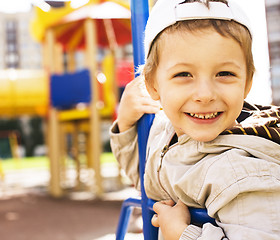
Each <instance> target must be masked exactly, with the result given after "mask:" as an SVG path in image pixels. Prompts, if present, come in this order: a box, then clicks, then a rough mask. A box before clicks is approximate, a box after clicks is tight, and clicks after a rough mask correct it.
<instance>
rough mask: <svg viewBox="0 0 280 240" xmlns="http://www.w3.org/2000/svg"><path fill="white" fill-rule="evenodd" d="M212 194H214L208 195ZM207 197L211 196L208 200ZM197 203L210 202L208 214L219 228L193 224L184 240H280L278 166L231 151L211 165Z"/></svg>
mask: <svg viewBox="0 0 280 240" xmlns="http://www.w3.org/2000/svg"><path fill="white" fill-rule="evenodd" d="M238 152H239V154H238ZM208 160H209V159H208ZM222 163H223V165H222ZM221 165H222V168H220V167H219V166H221ZM223 169H224V171H225V169H226V173H227V174H226V175H222V176H223V181H221V179H219V178H218V177H217V176H218V175H219V174H220V175H221V174H222V170H223ZM200 170H201V169H200ZM195 174H196V175H197V174H198V173H197V172H196V173H195ZM209 192H212V195H211V194H210V195H209V194H207V193H209ZM202 196H204V197H202ZM205 196H208V197H206V199H205ZM197 201H198V202H200V201H203V202H205V203H206V207H207V209H208V213H209V214H210V215H212V216H214V217H215V218H216V219H217V225H218V227H215V226H213V225H211V224H210V223H207V224H204V225H203V227H202V228H198V227H195V226H192V225H190V226H188V227H187V228H186V229H185V231H184V233H183V234H182V236H181V240H186V239H188V240H191V239H197V240H220V239H228V240H239V239H244V240H245V239H246V240H277V239H280V225H279V222H280V205H279V202H280V166H279V165H278V164H275V163H273V162H268V161H264V160H262V159H257V158H253V157H249V156H248V155H246V154H245V153H244V155H243V156H242V155H241V154H240V150H234V151H229V152H227V153H226V154H225V156H224V157H219V158H218V159H217V161H215V162H214V161H213V162H212V163H211V164H209V165H208V167H207V174H206V177H205V178H204V181H203V184H202V186H201V188H200V190H199V194H198V195H197ZM194 229H195V230H196V231H194Z"/></svg>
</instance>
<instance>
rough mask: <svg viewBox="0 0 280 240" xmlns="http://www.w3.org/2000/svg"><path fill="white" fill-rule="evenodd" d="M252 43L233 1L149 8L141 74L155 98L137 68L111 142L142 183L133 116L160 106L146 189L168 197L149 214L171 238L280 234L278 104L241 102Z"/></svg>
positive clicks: (191, 0) (165, 0)
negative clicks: (200, 217)
mask: <svg viewBox="0 0 280 240" xmlns="http://www.w3.org/2000/svg"><path fill="white" fill-rule="evenodd" d="M159 19H160V21H159ZM251 45H252V38H251V32H250V25H249V23H248V20H247V18H246V16H245V15H244V13H243V12H242V11H241V10H240V9H239V8H238V7H237V6H236V5H235V4H234V3H232V2H231V1H225V0H212V1H210V0H209V1H199V0H187V1H182V0H172V1H171V0H159V1H158V2H157V4H156V5H155V7H154V8H153V9H152V11H151V14H150V17H149V20H148V23H147V27H146V31H145V49H146V50H145V52H146V63H145V66H144V69H143V75H144V78H145V82H146V87H147V90H148V92H149V94H150V96H151V98H152V99H151V98H150V97H149V96H148V95H147V94H145V93H144V92H143V91H139V86H140V85H141V83H142V79H141V78H138V79H136V80H134V81H133V82H131V83H130V84H129V85H128V86H127V88H126V90H125V93H124V95H123V97H122V100H121V103H120V108H119V114H118V119H117V121H116V122H115V123H114V124H113V126H112V129H111V146H112V150H113V152H114V155H115V156H116V158H117V159H118V161H119V163H120V164H121V166H122V168H124V169H125V171H126V173H127V175H128V176H129V177H130V178H131V180H132V181H133V183H134V184H135V186H136V187H137V188H139V176H138V146H137V132H136V126H135V123H136V121H137V120H138V119H139V118H140V117H141V116H142V114H143V113H151V112H156V117H155V120H154V123H153V125H152V127H151V131H150V135H149V140H148V144H147V163H146V172H145V176H144V181H145V183H144V184H145V190H146V193H147V195H148V197H150V198H152V199H155V200H157V201H163V200H164V201H163V202H159V203H157V204H156V205H155V211H156V212H157V214H158V215H155V217H154V219H153V224H154V225H155V226H158V227H160V228H161V230H162V233H163V236H164V239H165V240H171V239H172V240H173V239H179V238H180V239H200V240H202V239H211V240H216V239H231V240H237V239H238V240H239V239H246V240H248V239H252V240H253V239H254V240H256V239H262V240H264V239H267V240H268V239H273V240H276V239H279V238H280V227H279V222H280V205H279V202H280V165H279V164H280V146H279V143H280V133H279V132H280V131H279V127H278V124H279V122H280V121H279V108H277V107H272V106H271V107H263V108H262V107H260V106H255V105H250V104H247V103H244V99H245V98H246V96H247V94H248V93H249V91H250V88H251V85H252V77H253V74H254V64H253V57H252V52H251ZM135 99H137V100H135ZM153 100H154V101H153ZM155 101H159V102H160V104H161V106H162V108H163V111H159V107H158V106H157V103H156V102H155ZM245 108H246V109H245ZM242 109H243V111H245V112H246V117H243V119H242V120H240V118H238V117H239V115H240V113H241V111H242ZM244 118H245V119H244ZM237 119H238V120H239V122H238V121H237ZM166 200H167V201H166ZM174 203H178V204H177V205H175V206H174V207H173V204H174ZM186 206H187V207H197V208H207V210H208V214H209V215H210V216H211V217H214V218H215V219H216V221H217V225H218V227H216V226H213V225H212V224H210V223H207V224H204V225H203V226H202V227H198V226H194V225H192V224H190V217H189V213H188V209H187V207H186ZM178 209H179V210H178Z"/></svg>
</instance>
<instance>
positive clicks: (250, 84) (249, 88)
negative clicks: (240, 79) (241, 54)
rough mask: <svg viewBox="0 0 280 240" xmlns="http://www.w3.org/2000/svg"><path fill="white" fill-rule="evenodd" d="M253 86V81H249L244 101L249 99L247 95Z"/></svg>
mask: <svg viewBox="0 0 280 240" xmlns="http://www.w3.org/2000/svg"><path fill="white" fill-rule="evenodd" d="M252 85H253V79H250V80H249V81H247V82H246V86H245V93H244V99H245V98H246V97H247V95H248V94H249V92H250V90H251V88H252Z"/></svg>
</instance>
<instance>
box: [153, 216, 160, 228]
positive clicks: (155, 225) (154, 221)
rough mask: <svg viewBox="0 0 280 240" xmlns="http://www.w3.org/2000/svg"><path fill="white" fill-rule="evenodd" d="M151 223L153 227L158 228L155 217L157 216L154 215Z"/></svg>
mask: <svg viewBox="0 0 280 240" xmlns="http://www.w3.org/2000/svg"><path fill="white" fill-rule="evenodd" d="M151 222H152V225H153V226H154V227H159V224H158V215H157V214H154V216H153V217H152V220H151Z"/></svg>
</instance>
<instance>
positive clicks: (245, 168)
mask: <svg viewBox="0 0 280 240" xmlns="http://www.w3.org/2000/svg"><path fill="white" fill-rule="evenodd" d="M174 133H175V132H174V129H173V127H172V125H171V123H170V122H169V120H168V119H167V118H166V116H165V115H164V113H163V112H160V113H159V114H157V115H156V117H155V120H154V123H153V125H152V128H151V131H150V135H149V140H148V145H147V163H146V172H145V176H144V179H145V180H144V182H145V183H144V184H145V189H146V193H147V195H148V197H149V198H152V199H155V200H164V199H173V200H174V201H175V202H177V200H178V199H181V200H182V201H183V202H184V203H185V204H186V205H187V206H189V207H197V208H207V210H208V214H209V215H210V216H211V217H214V218H215V219H216V220H217V224H218V226H219V227H215V226H213V225H211V224H210V223H207V224H204V225H203V227H202V228H200V227H196V226H193V225H189V226H188V227H187V228H186V229H185V232H184V233H183V234H182V236H181V239H182V240H183V239H199V240H206V239H207V240H216V239H217V240H218V239H219V240H220V239H230V240H242V239H244V240H245V239H246V240H258V239H259V240H279V239H280V145H278V144H277V143H274V142H273V141H270V140H267V139H264V138H261V137H256V136H248V135H220V136H219V137H217V138H216V139H215V140H213V141H211V142H197V141H194V140H193V139H190V138H189V137H188V136H186V135H183V136H180V137H179V139H178V142H177V143H176V144H174V145H172V146H171V147H169V148H168V147H165V146H168V145H169V143H170V140H171V138H172V137H173V136H174ZM111 146H112V150H113V153H114V155H115V156H116V158H117V160H118V161H119V163H120V165H121V167H122V168H123V169H124V170H125V172H126V174H127V175H128V176H129V177H130V179H131V180H132V181H133V183H134V184H135V186H136V187H137V188H138V189H139V176H138V146H137V132H136V128H131V129H129V130H128V131H126V132H123V133H118V129H117V123H114V124H113V126H112V128H111ZM163 149H164V150H163Z"/></svg>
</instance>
